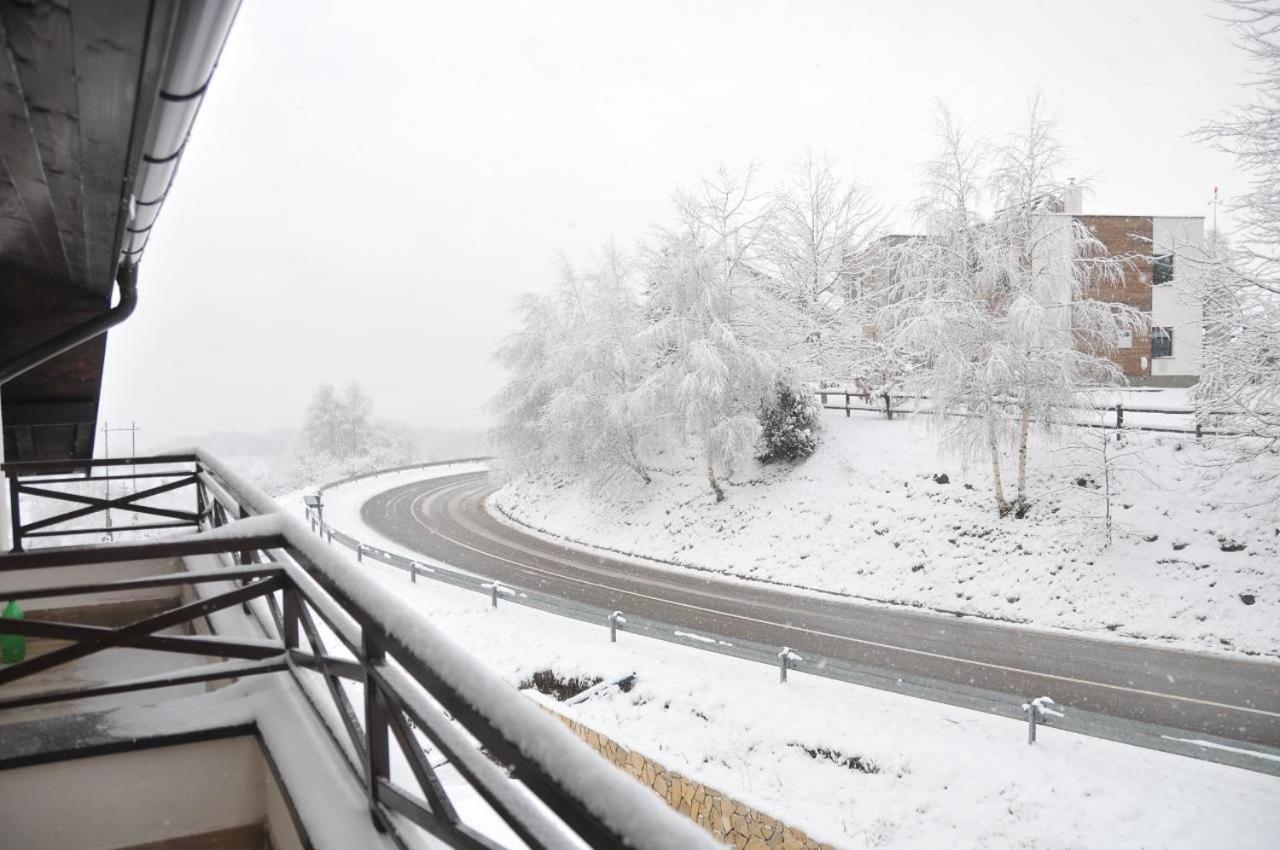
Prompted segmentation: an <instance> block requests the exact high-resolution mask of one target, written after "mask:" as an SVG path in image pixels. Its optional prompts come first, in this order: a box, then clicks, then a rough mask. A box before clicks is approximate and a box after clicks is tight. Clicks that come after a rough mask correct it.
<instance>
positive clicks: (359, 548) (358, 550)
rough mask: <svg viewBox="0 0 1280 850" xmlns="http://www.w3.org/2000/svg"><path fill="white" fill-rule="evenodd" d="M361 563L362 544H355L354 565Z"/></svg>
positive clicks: (362, 557) (362, 558) (362, 559)
mask: <svg viewBox="0 0 1280 850" xmlns="http://www.w3.org/2000/svg"><path fill="white" fill-rule="evenodd" d="M363 561H364V544H363V543H357V544H356V563H357V564H359V563H362V562H363Z"/></svg>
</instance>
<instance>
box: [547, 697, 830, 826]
mask: <svg viewBox="0 0 1280 850" xmlns="http://www.w3.org/2000/svg"><path fill="white" fill-rule="evenodd" d="M548 710H550V709H548ZM551 713H552V714H554V715H555V716H556V717H558V718H560V720H561V721H562V722H563V723H564V725H565V726H568V727H569V729H570V730H571V731H572V732H573V733H574V734H575V735H577V736H578V737H579V738H581V739H582V740H583V741H586V743H587V744H588V745H589V746H590V747H591V748H592V749H593V750H595V751H596V752H598V753H600V755H602V756H604V757H605V758H607V759H608V760H609V761H611V762H613V763H614V764H615V765H617V766H618V767H620V768H622V769H623V770H625V771H626V772H627V773H629V774H631V775H632V776H634V777H635V778H637V779H639V780H640V781H641V782H643V783H644V784H645V785H648V786H649V787H650V788H652V789H653V790H654V792H655V793H656V794H658V796H660V797H662V799H664V800H666V801H667V804H668V805H670V806H671V808H673V809H675V810H676V811H678V812H681V813H682V814H684V815H686V816H687V817H688V818H689V819H690V820H692V821H693V822H694V823H696V824H698V825H699V826H701V827H703V828H704V829H706V830H707V831H709V832H710V833H711V835H712V836H713V837H715V838H716V839H717V840H718V841H723V842H724V843H725V844H728V845H730V846H732V847H734V848H736V850H835V848H834V847H832V846H831V845H830V844H821V843H819V842H818V841H816V840H814V839H812V838H810V837H809V836H807V835H805V834H804V833H803V832H801V831H800V830H798V829H796V828H794V827H790V826H787V825H786V824H783V823H781V822H780V821H778V820H777V819H776V818H772V817H769V816H768V815H766V814H765V813H764V812H761V811H757V810H755V809H753V808H751V807H750V806H747V805H746V804H745V803H740V802H738V801H737V800H735V799H733V798H732V797H730V796H729V795H727V794H722V793H721V792H719V791H717V790H715V789H714V788H711V787H709V786H707V785H703V784H702V783H700V782H697V781H695V780H693V779H689V778H688V777H686V776H682V775H681V774H679V773H676V772H675V771H672V770H667V769H666V768H665V767H663V766H662V765H661V764H658V762H656V761H654V760H653V759H651V758H649V757H647V756H645V755H643V754H641V753H639V752H636V751H635V750H629V749H627V748H626V747H624V746H622V745H621V744H619V743H618V742H617V741H613V740H611V739H609V738H608V737H606V736H604V735H601V734H600V733H599V732H597V731H595V730H594V729H591V728H590V727H588V726H584V725H583V724H581V723H579V722H577V721H576V720H570V719H569V718H568V717H565V716H564V715H562V714H559V713H557V712H554V711H552V712H551Z"/></svg>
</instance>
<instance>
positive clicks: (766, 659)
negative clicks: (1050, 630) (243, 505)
mask: <svg viewBox="0 0 1280 850" xmlns="http://www.w3.org/2000/svg"><path fill="white" fill-rule="evenodd" d="M477 460H478V459H475V458H468V459H466V461H467V462H475V461H477ZM457 462H461V461H457ZM457 462H455V463H457ZM444 465H447V462H437V463H433V464H427V465H423V466H431V467H439V466H444ZM423 466H420V467H416V468H423ZM397 471H400V470H397ZM362 477H368V476H362ZM333 486H335V485H334V484H333V483H331V484H329V485H326V487H325V489H326V490H328V489H332V487H333ZM307 519H308V521H309V522H310V524H311V530H312V532H313V533H315V534H317V535H318V537H319V538H320V539H322V540H324V541H325V542H327V543H328V544H329V545H331V546H340V547H344V548H347V549H350V550H351V551H353V552H355V553H356V559H357V561H358V562H361V563H363V562H364V561H376V562H378V563H381V564H386V565H388V566H391V567H394V568H396V569H399V570H402V571H404V572H405V573H406V577H407V580H408V581H409V582H410V583H413V584H417V583H418V582H419V581H420V580H421V581H432V582H439V583H441V584H445V585H449V586H451V587H455V588H459V589H462V590H466V591H470V592H473V593H475V594H476V595H477V597H481V598H483V599H484V604H488V605H490V606H493V607H497V608H499V609H501V608H503V607H504V606H506V605H520V606H523V607H526V608H530V609H533V610H537V611H542V612H545V613H548V614H552V615H555V616H558V617H565V618H568V619H571V620H577V621H579V622H582V623H589V624H591V625H595V626H599V627H600V635H601V638H600V639H601V640H602V641H616V640H617V639H618V634H619V633H630V634H634V635H640V636H643V637H647V638H653V639H656V640H661V641H665V642H668V643H674V644H679V645H682V646H686V647H689V648H692V649H699V650H703V651H706V652H714V653H717V654H719V655H726V656H730V657H734V658H740V659H743V660H747V661H755V662H758V663H760V664H762V665H767V666H768V667H769V668H773V669H778V670H779V677H780V678H781V679H782V680H783V681H786V674H785V671H786V670H791V671H797V672H802V673H809V674H811V675H814V676H821V677H824V678H827V679H833V680H836V681H842V682H848V683H850V684H855V685H862V686H865V687H872V688H876V689H878V690H883V691H891V692H893V693H898V694H902V695H904V696H910V697H915V698H918V699H927V700H930V701H933V702H940V703H945V704H947V705H954V706H960V707H962V708H968V709H971V710H973V711H980V712H983V713H986V714H993V715H996V716H999V717H1006V718H1009V719H1011V720H1020V721H1024V722H1026V721H1028V719H1029V718H1028V714H1027V709H1026V705H1027V704H1028V700H1029V699H1031V700H1032V701H1034V699H1033V698H1030V697H1027V696H1025V695H1016V694H1008V693H1002V692H997V691H991V690H987V689H984V688H978V687H974V686H969V685H961V684H957V683H954V682H944V681H940V680H935V679H930V678H928V677H924V676H916V675H913V674H909V673H903V672H901V671H897V670H890V669H885V668H880V667H874V666H872V665H868V664H859V663H856V662H852V661H848V660H846V659H842V658H836V657H833V656H829V655H824V654H822V653H820V652H816V651H813V650H806V651H805V653H804V655H803V656H800V655H798V654H797V653H795V652H791V651H790V648H789V647H778V646H775V645H771V644H764V643H760V642H758V641H753V640H748V639H742V638H737V637H732V636H727V635H722V634H718V633H715V632H710V631H707V630H705V629H697V630H694V629H691V628H690V627H688V626H681V625H678V624H675V623H669V622H665V621H663V620H658V619H655V618H652V617H646V616H642V615H639V614H635V613H632V612H627V611H618V610H616V609H613V608H604V607H601V606H597V605H591V604H589V603H584V602H579V601H576V600H572V599H567V598H564V597H561V596H556V595H553V594H549V593H544V592H542V591H538V590H533V589H529V588H523V587H519V586H514V585H508V584H499V583H498V582H496V581H494V580H491V579H489V578H487V577H485V576H480V575H476V574H474V573H470V572H467V571H464V570H460V569H457V568H456V567H452V566H450V565H448V564H445V563H442V562H440V561H438V560H436V559H434V558H430V557H427V556H418V557H409V556H406V555H401V554H399V553H397V552H391V551H388V550H387V549H384V548H381V547H378V546H374V545H372V544H370V543H366V542H364V541H362V540H360V539H359V538H358V537H356V536H355V535H353V534H350V533H347V532H344V531H342V530H340V529H338V528H335V527H334V526H332V525H331V524H328V523H325V522H323V521H321V520H320V519H319V517H318V516H317V514H316V512H315V511H314V510H311V509H308V510H307ZM780 653H782V654H780ZM1035 699H1047V697H1045V696H1043V695H1036V697H1035ZM1066 707H1067V708H1070V709H1071V710H1070V711H1069V712H1064V714H1065V716H1062V717H1055V719H1054V723H1053V725H1054V726H1056V727H1058V728H1060V729H1063V730H1065V731H1069V732H1075V733H1077V734H1082V735H1089V736H1091V737H1096V738H1103V739H1106V740H1112V741H1120V742H1122V743H1126V744H1137V745H1139V746H1144V747H1148V748H1150V749H1155V750H1161V751H1164V752H1171V753H1177V754H1180V755H1184V756H1190V757H1193V758H1199V759H1204V760H1208V761H1214V762H1219V763H1223V764H1230V765H1234V766H1236V767H1243V768H1246V769H1249V770H1257V771H1260V772H1264V773H1270V774H1274V775H1280V751H1273V750H1271V749H1270V748H1265V747H1260V748H1258V749H1259V751H1261V752H1265V753H1267V754H1268V755H1267V757H1266V758H1265V759H1258V758H1254V757H1252V756H1251V755H1249V754H1248V751H1245V750H1239V749H1235V748H1236V747H1239V746H1240V744H1239V742H1235V741H1229V740H1227V739H1220V738H1216V737H1215V736H1213V735H1209V734H1205V733H1196V734H1195V736H1194V737H1195V739H1197V740H1200V741H1212V742H1216V743H1217V744H1221V745H1223V746H1224V747H1225V749H1205V748H1203V747H1199V746H1196V745H1195V744H1194V741H1192V742H1190V743H1188V740H1189V738H1187V737H1183V738H1179V737H1178V735H1176V734H1173V733H1181V734H1183V735H1184V736H1186V735H1188V733H1182V732H1181V730H1175V729H1172V728H1171V727H1165V726H1159V725H1156V724H1149V723H1142V722H1138V721H1132V720H1125V719H1120V718H1115V717H1110V716H1108V715H1104V714H1099V713H1096V712H1091V711H1089V710H1087V709H1083V708H1079V707H1075V706H1066ZM1038 719H1039V722H1040V723H1042V724H1043V723H1044V722H1045V720H1044V718H1043V717H1039V718H1038ZM1271 759H1274V761H1272V760H1271Z"/></svg>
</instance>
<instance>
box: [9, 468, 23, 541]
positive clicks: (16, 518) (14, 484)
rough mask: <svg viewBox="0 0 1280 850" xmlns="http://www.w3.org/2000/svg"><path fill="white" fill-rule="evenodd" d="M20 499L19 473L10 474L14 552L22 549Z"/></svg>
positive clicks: (10, 514)
mask: <svg viewBox="0 0 1280 850" xmlns="http://www.w3.org/2000/svg"><path fill="white" fill-rule="evenodd" d="M19 504H20V502H19V499H18V475H17V473H14V474H13V475H11V476H9V522H10V523H11V525H12V527H11V528H10V531H11V532H12V534H13V550H12V551H14V552H21V551H22V508H21V507H19Z"/></svg>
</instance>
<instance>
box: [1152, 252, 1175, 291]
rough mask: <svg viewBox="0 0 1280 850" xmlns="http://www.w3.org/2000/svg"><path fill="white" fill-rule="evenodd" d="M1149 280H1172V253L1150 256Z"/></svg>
mask: <svg viewBox="0 0 1280 850" xmlns="http://www.w3.org/2000/svg"><path fill="white" fill-rule="evenodd" d="M1151 282H1152V283H1155V284H1160V283H1172V282H1173V254H1161V255H1159V256H1157V257H1152V258H1151Z"/></svg>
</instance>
